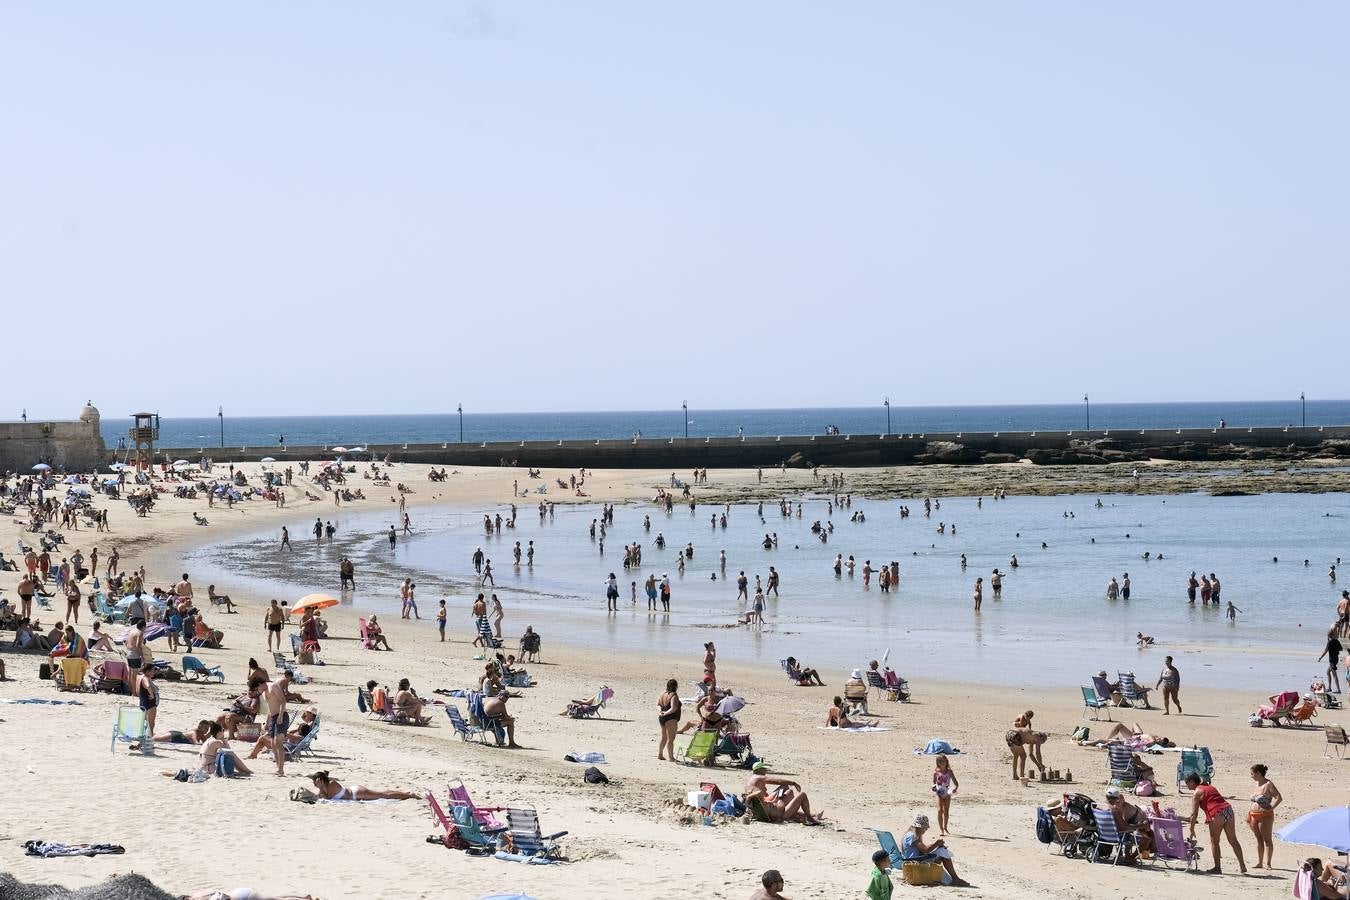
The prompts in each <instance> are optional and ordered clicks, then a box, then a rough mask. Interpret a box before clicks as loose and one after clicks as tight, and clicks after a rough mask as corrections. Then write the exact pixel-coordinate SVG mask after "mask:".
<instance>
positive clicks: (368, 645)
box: [356, 616, 375, 650]
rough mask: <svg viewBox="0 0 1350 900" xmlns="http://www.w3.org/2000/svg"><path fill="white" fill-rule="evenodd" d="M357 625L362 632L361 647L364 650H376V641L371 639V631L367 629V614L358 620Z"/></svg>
mask: <svg viewBox="0 0 1350 900" xmlns="http://www.w3.org/2000/svg"><path fill="white" fill-rule="evenodd" d="M356 627H357V629H358V630H359V631H360V632H361V648H362V649H363V650H374V649H375V642H374V641H372V640H371V639H370V632H369V631H367V630H366V617H365V616H362V617H361V618H359V619H357V620H356Z"/></svg>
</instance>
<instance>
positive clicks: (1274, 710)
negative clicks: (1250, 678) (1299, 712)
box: [1256, 691, 1298, 728]
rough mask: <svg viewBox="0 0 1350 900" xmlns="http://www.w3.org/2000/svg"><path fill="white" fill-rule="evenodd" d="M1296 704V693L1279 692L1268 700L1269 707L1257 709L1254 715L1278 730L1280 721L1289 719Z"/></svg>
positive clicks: (1263, 706) (1264, 706)
mask: <svg viewBox="0 0 1350 900" xmlns="http://www.w3.org/2000/svg"><path fill="white" fill-rule="evenodd" d="M1297 704H1298V691H1281V692H1280V693H1278V694H1276V695H1275V696H1273V697H1271V698H1270V703H1269V705H1262V706H1259V707H1257V709H1256V715H1257V716H1258V717H1259V718H1261V719H1262V720H1264V721H1267V722H1271V723H1272V724H1274V725H1275V726H1276V727H1277V728H1278V727H1279V724H1280V720H1281V719H1287V718H1289V716H1290V714H1291V713H1293V711H1294V707H1295V706H1296V705H1297Z"/></svg>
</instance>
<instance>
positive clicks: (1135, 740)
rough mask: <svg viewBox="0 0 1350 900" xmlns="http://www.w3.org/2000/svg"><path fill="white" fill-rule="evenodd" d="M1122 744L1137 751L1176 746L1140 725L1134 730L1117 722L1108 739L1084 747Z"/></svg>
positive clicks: (1089, 743)
mask: <svg viewBox="0 0 1350 900" xmlns="http://www.w3.org/2000/svg"><path fill="white" fill-rule="evenodd" d="M1122 743H1123V744H1127V745H1129V746H1131V747H1134V748H1135V749H1142V748H1145V747H1151V746H1153V745H1154V744H1157V745H1159V746H1160V747H1174V746H1176V745H1175V744H1173V743H1172V742H1171V741H1170V740H1168V739H1167V738H1165V737H1155V736H1154V735H1151V734H1148V733H1146V732H1145V731H1144V730H1143V729H1141V728H1140V727H1139V725H1138V724H1136V725H1135V726H1134V727H1133V728H1131V727H1130V726H1128V725H1126V724H1125V723H1124V722H1117V723H1116V724H1115V725H1114V726H1113V727H1112V728H1111V730H1110V731H1108V732H1107V733H1106V737H1104V738H1098V739H1097V740H1095V741H1088V742H1087V743H1084V744H1083V745H1082V746H1084V747H1105V746H1106V745H1107V744H1122Z"/></svg>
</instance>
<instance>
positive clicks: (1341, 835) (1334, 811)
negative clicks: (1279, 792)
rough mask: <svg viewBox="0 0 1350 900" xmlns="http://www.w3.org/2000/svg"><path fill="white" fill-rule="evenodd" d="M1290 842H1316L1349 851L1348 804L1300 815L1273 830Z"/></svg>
mask: <svg viewBox="0 0 1350 900" xmlns="http://www.w3.org/2000/svg"><path fill="white" fill-rule="evenodd" d="M1275 836H1276V837H1278V838H1279V839H1280V840H1282V841H1288V842H1289V843H1291V844H1316V845H1317V846H1319V847H1330V848H1331V849H1332V850H1335V851H1336V852H1337V853H1350V806H1331V807H1328V808H1326V809H1319V810H1317V811H1316V812H1310V813H1308V814H1307V815H1306V816H1300V817H1299V818H1297V819H1295V820H1294V821H1292V822H1290V823H1289V824H1288V825H1286V826H1284V827H1283V828H1281V829H1280V830H1279V831H1277V832H1275Z"/></svg>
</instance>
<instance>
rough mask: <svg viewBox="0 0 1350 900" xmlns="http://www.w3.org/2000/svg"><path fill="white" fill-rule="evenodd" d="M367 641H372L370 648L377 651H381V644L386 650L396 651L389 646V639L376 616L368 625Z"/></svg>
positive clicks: (372, 617) (371, 618)
mask: <svg viewBox="0 0 1350 900" xmlns="http://www.w3.org/2000/svg"><path fill="white" fill-rule="evenodd" d="M366 640H368V641H370V646H371V647H372V648H373V649H375V650H378V649H380V645H381V644H383V645H384V649H386V650H393V649H394V648H393V647H390V646H389V638H387V637H385V636H384V629H383V628H381V627H380V623H379V622H378V621H376V618H375V616H371V617H370V621H369V622H367V623H366Z"/></svg>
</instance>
